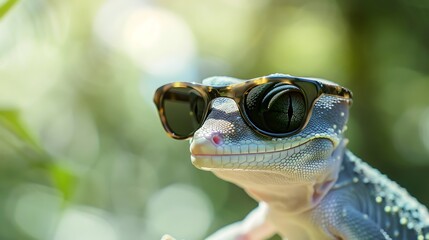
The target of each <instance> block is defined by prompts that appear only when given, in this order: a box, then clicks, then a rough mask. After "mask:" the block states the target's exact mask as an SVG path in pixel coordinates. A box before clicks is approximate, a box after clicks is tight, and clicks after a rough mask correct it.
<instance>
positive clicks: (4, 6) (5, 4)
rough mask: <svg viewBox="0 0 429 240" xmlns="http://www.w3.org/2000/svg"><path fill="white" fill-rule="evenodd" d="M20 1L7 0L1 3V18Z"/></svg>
mask: <svg viewBox="0 0 429 240" xmlns="http://www.w3.org/2000/svg"><path fill="white" fill-rule="evenodd" d="M17 2H18V0H6V1H4V0H3V2H2V3H0V19H1V18H2V17H3V16H4V15H6V13H7V12H9V10H10V9H11V8H12V7H13V6H14V5H15V4H16V3H17Z"/></svg>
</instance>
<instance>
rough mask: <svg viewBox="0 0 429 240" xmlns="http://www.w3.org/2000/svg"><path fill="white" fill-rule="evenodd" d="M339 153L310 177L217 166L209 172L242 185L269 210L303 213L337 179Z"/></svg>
mask: <svg viewBox="0 0 429 240" xmlns="http://www.w3.org/2000/svg"><path fill="white" fill-rule="evenodd" d="M342 159H343V156H342V155H341V157H339V156H335V155H334V156H332V159H331V161H335V164H334V166H335V167H332V168H330V169H329V171H327V172H326V173H325V174H323V175H320V176H318V178H317V179H314V181H306V182H301V181H296V180H295V181H294V180H293V179H290V178H289V177H288V176H287V175H284V174H282V173H281V172H267V171H236V170H220V171H213V173H214V174H215V175H216V176H218V177H219V178H222V179H224V180H226V181H229V182H232V183H234V184H236V185H238V186H240V187H241V188H243V189H244V190H245V191H246V192H247V194H248V195H249V196H250V197H252V198H253V199H255V200H257V201H259V202H266V203H267V204H268V205H269V206H270V209H271V210H273V211H277V212H281V213H284V214H288V215H294V214H300V213H304V212H306V211H308V210H310V209H312V208H314V207H315V206H317V205H318V204H319V203H320V201H321V200H322V199H323V197H324V196H325V195H326V193H327V192H328V191H329V190H330V189H331V188H332V187H333V185H334V184H335V182H336V181H337V179H338V175H339V172H340V168H341V164H342Z"/></svg>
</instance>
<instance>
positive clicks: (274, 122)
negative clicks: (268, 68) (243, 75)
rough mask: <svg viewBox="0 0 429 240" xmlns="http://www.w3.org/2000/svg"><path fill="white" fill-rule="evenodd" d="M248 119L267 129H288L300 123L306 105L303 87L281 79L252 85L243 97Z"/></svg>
mask: <svg viewBox="0 0 429 240" xmlns="http://www.w3.org/2000/svg"><path fill="white" fill-rule="evenodd" d="M245 110H246V114H247V116H248V117H249V119H250V121H252V123H253V124H254V125H255V126H256V127H258V128H259V129H261V130H264V131H266V132H269V133H278V134H282V133H291V132H294V131H296V130H298V129H299V128H300V127H302V126H303V124H304V122H305V120H306V115H307V108H306V103H305V98H304V95H303V93H302V91H301V90H300V89H299V88H297V87H295V86H293V85H288V84H283V83H266V84H262V85H258V86H256V87H253V88H252V89H251V90H250V91H249V92H248V94H247V97H246V99H245Z"/></svg>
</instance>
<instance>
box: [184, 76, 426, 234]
mask: <svg viewBox="0 0 429 240" xmlns="http://www.w3.org/2000/svg"><path fill="white" fill-rule="evenodd" d="M240 81H242V80H238V79H234V78H229V77H213V78H209V79H206V80H204V81H203V83H204V84H206V85H212V86H226V85H231V84H234V83H238V82H240ZM348 101H349V100H347V99H343V98H340V97H336V96H330V95H322V96H321V97H320V98H319V99H318V100H317V102H316V103H315V106H314V109H313V112H312V115H311V118H310V121H309V123H308V124H307V126H306V127H305V129H303V130H302V131H301V132H299V133H298V134H296V135H293V136H290V137H285V138H268V137H265V136H262V135H260V134H257V133H255V132H254V131H253V130H251V129H250V128H249V127H248V126H247V125H246V124H245V123H244V121H243V119H242V118H241V116H240V113H239V112H238V108H237V105H236V103H235V102H234V101H233V100H231V99H228V98H217V99H215V100H214V101H213V103H212V110H211V112H210V114H209V115H208V117H207V119H206V120H205V122H204V124H203V126H202V127H201V128H200V129H199V130H198V131H197V132H196V133H195V134H194V137H193V139H192V140H191V146H190V151H191V154H192V156H191V159H192V163H193V164H194V165H195V166H196V167H197V168H200V169H203V170H208V171H212V172H213V173H214V174H215V175H217V176H218V177H220V178H222V179H224V180H226V181H229V182H232V183H234V184H236V185H238V186H240V187H242V188H243V189H244V190H245V191H246V192H247V193H248V194H249V195H250V196H251V197H252V198H254V199H255V200H257V201H259V202H260V205H259V207H258V208H257V209H255V210H254V211H252V212H251V213H250V214H249V215H248V216H247V217H246V218H245V219H244V220H243V221H241V222H238V223H235V224H232V225H230V226H227V227H225V228H223V229H221V230H219V231H218V232H216V233H215V234H213V235H212V236H210V237H208V239H210V240H227V239H266V238H268V237H270V236H272V235H274V234H275V233H278V234H280V235H281V236H282V237H283V238H285V239H289V240H295V239H298V240H302V239H318V240H320V239H419V240H424V239H429V214H428V211H427V209H426V208H425V207H424V206H423V205H421V204H419V203H418V202H417V201H416V200H415V199H414V198H413V197H411V196H410V195H409V194H408V193H407V192H406V191H405V190H404V189H402V188H400V187H399V186H398V185H397V184H396V183H394V182H392V181H390V180H388V179H387V178H386V177H385V176H384V175H381V174H380V173H379V172H378V171H377V170H374V169H373V168H371V167H369V166H368V165H367V164H366V163H363V162H362V161H361V160H359V159H358V158H356V157H355V156H354V155H353V154H352V153H350V152H349V151H348V150H346V143H347V140H346V139H345V138H344V136H343V133H344V131H345V129H346V123H347V118H348V114H349V105H350V104H349V102H348Z"/></svg>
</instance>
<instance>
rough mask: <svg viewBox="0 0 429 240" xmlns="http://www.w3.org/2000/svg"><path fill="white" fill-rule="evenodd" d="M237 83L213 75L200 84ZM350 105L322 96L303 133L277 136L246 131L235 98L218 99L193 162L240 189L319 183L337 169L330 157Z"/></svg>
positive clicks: (195, 142) (194, 143) (199, 134)
mask: <svg viewBox="0 0 429 240" xmlns="http://www.w3.org/2000/svg"><path fill="white" fill-rule="evenodd" d="M240 81H242V80H238V79H234V78H229V77H212V78H209V79H206V80H204V81H203V83H204V84H205V85H211V86H227V85H231V84H235V83H238V82H240ZM285 105H287V104H285ZM349 106H350V104H349V100H348V99H345V98H342V97H338V96H335V95H324V94H322V95H321V96H320V97H319V98H318V99H317V100H316V102H315V103H314V107H313V109H312V112H311V116H310V118H309V121H308V123H307V124H306V125H305V127H304V128H303V129H302V130H301V131H299V132H298V133H296V134H294V135H292V136H288V137H282V138H276V137H268V136H265V135H262V134H259V133H257V132H255V131H254V130H253V129H252V128H250V127H249V126H248V125H247V124H246V122H245V121H244V120H243V118H242V115H241V114H240V112H239V108H238V106H237V104H236V102H235V101H234V100H232V99H230V98H216V99H214V100H213V102H212V104H211V110H210V112H209V114H208V116H207V118H206V119H205V121H204V123H203V125H202V126H201V127H200V128H199V129H198V130H197V131H196V132H195V133H194V136H193V138H192V139H191V141H190V143H191V144H190V151H191V160H192V163H193V164H194V165H195V166H196V167H197V168H200V169H203V170H208V171H212V172H213V173H215V174H216V175H217V176H218V177H220V178H223V179H225V180H227V181H231V182H234V183H236V184H237V185H241V186H244V187H245V186H246V185H249V184H253V185H254V184H284V183H285V182H286V183H294V182H295V183H303V182H317V178H319V177H320V176H323V175H326V173H327V172H329V171H330V170H331V169H332V168H334V167H335V166H338V163H337V162H338V161H337V159H336V158H334V157H332V154H333V152H334V150H335V149H336V148H337V147H338V146H339V145H340V142H341V141H342V139H343V133H344V131H345V129H346V123H347V118H348V114H349V111H348V109H349Z"/></svg>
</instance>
